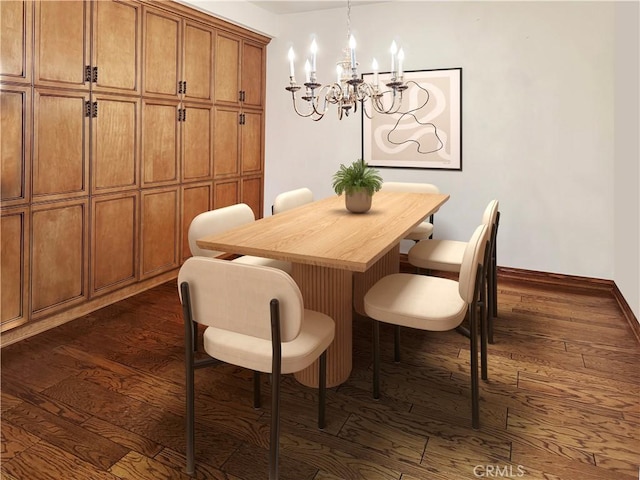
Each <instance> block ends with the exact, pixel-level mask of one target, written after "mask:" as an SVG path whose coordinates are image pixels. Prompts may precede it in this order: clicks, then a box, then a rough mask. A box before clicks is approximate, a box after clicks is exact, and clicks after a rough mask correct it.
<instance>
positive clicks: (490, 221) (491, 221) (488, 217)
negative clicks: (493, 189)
mask: <svg viewBox="0 0 640 480" xmlns="http://www.w3.org/2000/svg"><path fill="white" fill-rule="evenodd" d="M498 207H499V203H498V200H491V201H490V202H489V204H488V205H487V208H485V209H484V213H483V214H482V223H483V224H484V225H489V228H490V229H493V228H494V225H495V224H496V217H497V216H498Z"/></svg>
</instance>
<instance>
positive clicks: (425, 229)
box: [380, 182, 440, 242]
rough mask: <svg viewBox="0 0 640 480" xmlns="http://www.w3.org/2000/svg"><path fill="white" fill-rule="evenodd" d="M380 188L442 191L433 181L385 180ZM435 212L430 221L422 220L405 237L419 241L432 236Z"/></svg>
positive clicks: (390, 190) (416, 191)
mask: <svg viewBox="0 0 640 480" xmlns="http://www.w3.org/2000/svg"><path fill="white" fill-rule="evenodd" d="M380 190H381V191H385V192H412V193H440V190H439V189H438V187H436V186H435V185H433V184H431V183H411V182H384V183H383V184H382V188H381V189H380ZM434 213H435V212H433V213H432V214H431V215H429V221H425V222H422V223H421V224H419V225H418V226H416V227H415V228H414V229H413V230H411V232H409V233H408V234H407V236H406V237H405V239H406V240H413V241H414V242H419V241H420V240H425V239H427V238H432V237H433V218H434Z"/></svg>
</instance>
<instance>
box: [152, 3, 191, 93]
mask: <svg viewBox="0 0 640 480" xmlns="http://www.w3.org/2000/svg"><path fill="white" fill-rule="evenodd" d="M181 29H182V27H181V20H180V17H178V16H175V15H171V14H170V13H166V12H163V11H160V10H153V9H150V8H145V10H144V25H143V31H144V46H143V50H144V51H143V57H144V71H143V72H142V75H143V79H144V80H143V81H144V88H143V95H151V96H159V97H165V98H167V97H170V98H176V97H177V96H178V81H179V80H181V79H180V63H179V61H180V49H181V46H180V38H181V35H182V32H181Z"/></svg>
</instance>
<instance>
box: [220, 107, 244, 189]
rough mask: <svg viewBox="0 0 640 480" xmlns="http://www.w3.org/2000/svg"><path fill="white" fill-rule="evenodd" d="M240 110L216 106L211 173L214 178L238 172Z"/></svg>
mask: <svg viewBox="0 0 640 480" xmlns="http://www.w3.org/2000/svg"><path fill="white" fill-rule="evenodd" d="M239 119H240V112H239V111H238V109H237V108H229V107H216V109H215V125H214V132H215V138H214V142H213V143H214V144H213V175H214V177H215V178H219V177H224V176H225V175H226V176H229V175H237V174H238V173H239V166H238V153H239V150H238V148H239V141H240V138H239V135H240V128H241V126H240V121H239Z"/></svg>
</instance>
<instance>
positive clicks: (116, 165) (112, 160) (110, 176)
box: [91, 95, 140, 194]
mask: <svg viewBox="0 0 640 480" xmlns="http://www.w3.org/2000/svg"><path fill="white" fill-rule="evenodd" d="M92 100H93V101H94V102H95V107H96V113H97V115H96V117H95V118H92V129H93V130H92V134H91V162H92V170H91V176H92V178H91V180H92V182H91V193H94V194H95V193H106V192H112V191H117V190H124V189H127V188H136V187H137V186H138V181H137V178H138V175H137V172H138V151H139V149H138V139H139V138H140V99H138V98H135V97H119V96H113V95H93V98H92Z"/></svg>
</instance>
